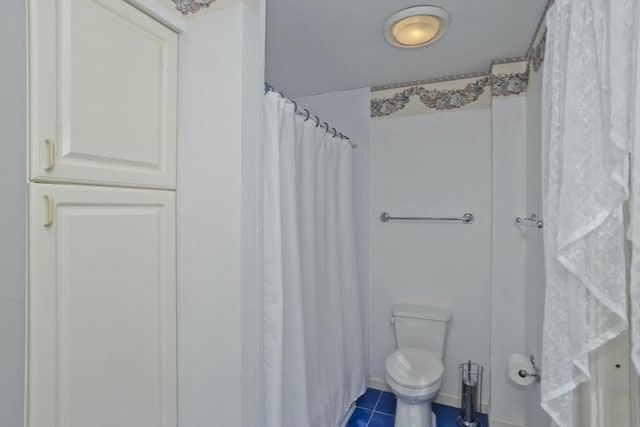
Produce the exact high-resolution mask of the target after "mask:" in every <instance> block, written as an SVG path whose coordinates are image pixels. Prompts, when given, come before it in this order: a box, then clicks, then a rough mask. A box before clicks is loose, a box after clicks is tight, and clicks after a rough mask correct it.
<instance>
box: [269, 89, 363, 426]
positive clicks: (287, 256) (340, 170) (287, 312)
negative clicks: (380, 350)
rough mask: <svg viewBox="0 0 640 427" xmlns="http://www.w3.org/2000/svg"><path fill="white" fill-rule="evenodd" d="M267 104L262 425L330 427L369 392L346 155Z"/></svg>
mask: <svg viewBox="0 0 640 427" xmlns="http://www.w3.org/2000/svg"><path fill="white" fill-rule="evenodd" d="M264 101H265V137H264V141H263V169H264V179H263V194H262V199H263V247H262V250H263V258H264V261H263V273H262V274H263V276H264V277H263V304H264V306H263V313H264V318H263V319H264V323H263V338H262V339H263V358H264V366H263V378H264V384H263V386H264V389H263V391H264V393H263V395H264V398H265V402H264V425H265V426H266V427H306V426H309V427H311V426H314V427H316V426H317V427H327V426H336V425H338V422H339V421H340V419H341V418H342V417H343V415H344V414H345V413H346V412H347V409H348V407H349V405H350V404H351V402H353V401H354V400H355V399H356V398H357V397H358V396H359V395H360V394H361V393H362V392H363V391H364V387H365V372H364V366H365V363H364V358H365V354H364V344H363V337H362V324H361V319H360V309H359V307H360V302H359V294H358V282H357V276H356V249H355V232H354V216H353V202H352V185H351V183H352V176H351V146H350V145H349V144H348V143H346V142H345V141H343V140H341V139H340V138H333V137H332V135H331V134H329V133H326V132H325V131H324V130H322V129H319V128H316V126H315V122H314V121H313V120H309V121H305V120H304V118H302V117H299V116H297V115H295V114H294V107H293V104H292V103H291V102H290V101H287V100H285V99H283V98H282V97H280V96H278V94H276V93H274V92H268V93H267V94H266V95H265V100H264Z"/></svg>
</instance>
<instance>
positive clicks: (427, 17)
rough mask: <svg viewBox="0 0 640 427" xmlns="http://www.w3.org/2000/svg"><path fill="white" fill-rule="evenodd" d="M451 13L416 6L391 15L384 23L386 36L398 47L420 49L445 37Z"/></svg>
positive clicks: (429, 7)
mask: <svg viewBox="0 0 640 427" xmlns="http://www.w3.org/2000/svg"><path fill="white" fill-rule="evenodd" d="M448 26H449V13H448V12H447V11H446V10H444V9H442V8H439V7H435V6H415V7H410V8H407V9H403V10H401V11H398V12H396V13H394V14H393V15H391V16H390V17H389V18H388V19H387V20H386V21H385V23H384V36H385V38H386V39H387V41H388V42H389V43H391V44H392V45H394V46H398V47H405V48H411V47H420V46H425V45H428V44H431V43H433V42H435V41H436V40H438V39H439V38H440V37H442V36H443V35H444V33H445V32H446V31H447V27H448Z"/></svg>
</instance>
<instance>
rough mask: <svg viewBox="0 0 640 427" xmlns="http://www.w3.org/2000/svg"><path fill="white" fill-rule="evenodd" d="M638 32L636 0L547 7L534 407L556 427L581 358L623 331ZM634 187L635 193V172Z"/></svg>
mask: <svg viewBox="0 0 640 427" xmlns="http://www.w3.org/2000/svg"><path fill="white" fill-rule="evenodd" d="M637 23H638V19H637V5H636V0H556V1H555V3H554V4H553V5H552V6H551V8H550V9H549V12H548V14H547V45H546V54H545V65H544V83H543V86H544V87H543V165H544V166H543V177H544V178H543V180H544V182H543V202H544V203H543V204H544V219H545V228H544V241H545V242H544V243H545V268H546V275H547V287H546V296H545V312H544V331H543V363H542V366H543V375H542V406H543V407H544V408H545V410H546V411H547V412H548V413H549V414H550V415H551V417H552V419H553V421H554V423H555V424H556V425H559V426H563V427H565V426H566V427H569V426H575V425H576V418H575V416H574V413H573V411H574V403H575V401H574V392H575V389H576V386H577V385H578V384H579V383H581V382H583V381H586V380H587V379H588V378H589V365H588V353H589V352H590V351H592V350H594V349H596V348H598V347H599V346H601V345H602V344H604V343H605V342H607V341H608V340H610V339H611V338H613V337H615V336H616V335H617V334H619V333H620V332H621V331H623V330H624V329H626V328H627V315H626V300H627V295H626V263H625V256H624V243H625V235H624V221H623V206H624V203H625V200H626V199H627V198H628V191H629V189H628V182H629V170H628V168H629V163H628V155H629V151H630V150H631V147H632V144H633V143H632V141H633V140H634V139H635V140H637V139H638V136H637V135H636V136H634V134H633V132H632V124H633V122H634V121H633V119H632V114H633V111H634V109H637V108H636V106H635V104H636V98H637V96H638V93H639V92H638V85H637V84H635V82H634V80H633V79H634V77H635V75H636V72H635V68H636V63H637V62H638V59H639V58H640V57H639V56H638V55H637V54H636V51H635V50H636V49H637V42H636V40H635V37H636V33H637V28H638V27H637ZM636 113H637V111H636ZM636 123H640V122H637V121H636ZM636 168H637V167H636ZM633 181H634V187H636V191H638V190H637V185H636V184H635V183H636V182H640V173H638V172H636V173H635V178H634V179H633ZM639 200H640V199H638V198H636V202H638V201H639ZM632 211H634V212H633V215H634V216H637V213H638V212H640V210H638V209H637V208H636V209H632ZM634 221H637V220H634ZM638 228H639V227H634V230H635V231H636V232H638V231H639V230H638ZM636 241H637V242H640V240H636ZM634 256H635V257H637V252H636V254H635V255H634ZM637 270H638V268H636V271H637ZM636 280H637V279H636ZM638 332H640V331H638V329H637V328H636V330H635V331H634V335H637V334H638ZM636 342H637V340H636Z"/></svg>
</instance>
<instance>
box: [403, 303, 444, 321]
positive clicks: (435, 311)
mask: <svg viewBox="0 0 640 427" xmlns="http://www.w3.org/2000/svg"><path fill="white" fill-rule="evenodd" d="M391 315H392V316H394V317H415V318H418V319H427V320H439V321H441V322H448V321H449V320H451V312H450V311H449V310H447V309H444V308H439V307H429V306H425V305H413V304H395V305H394V306H393V307H392V308H391Z"/></svg>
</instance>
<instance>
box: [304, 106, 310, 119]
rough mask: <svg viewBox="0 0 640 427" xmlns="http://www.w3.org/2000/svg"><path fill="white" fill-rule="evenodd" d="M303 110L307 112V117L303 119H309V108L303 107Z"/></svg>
mask: <svg viewBox="0 0 640 427" xmlns="http://www.w3.org/2000/svg"><path fill="white" fill-rule="evenodd" d="M304 112H305V113H307V117H305V118H304V121H305V122H306V121H307V120H309V110H307V109H306V108H305V109H304Z"/></svg>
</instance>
